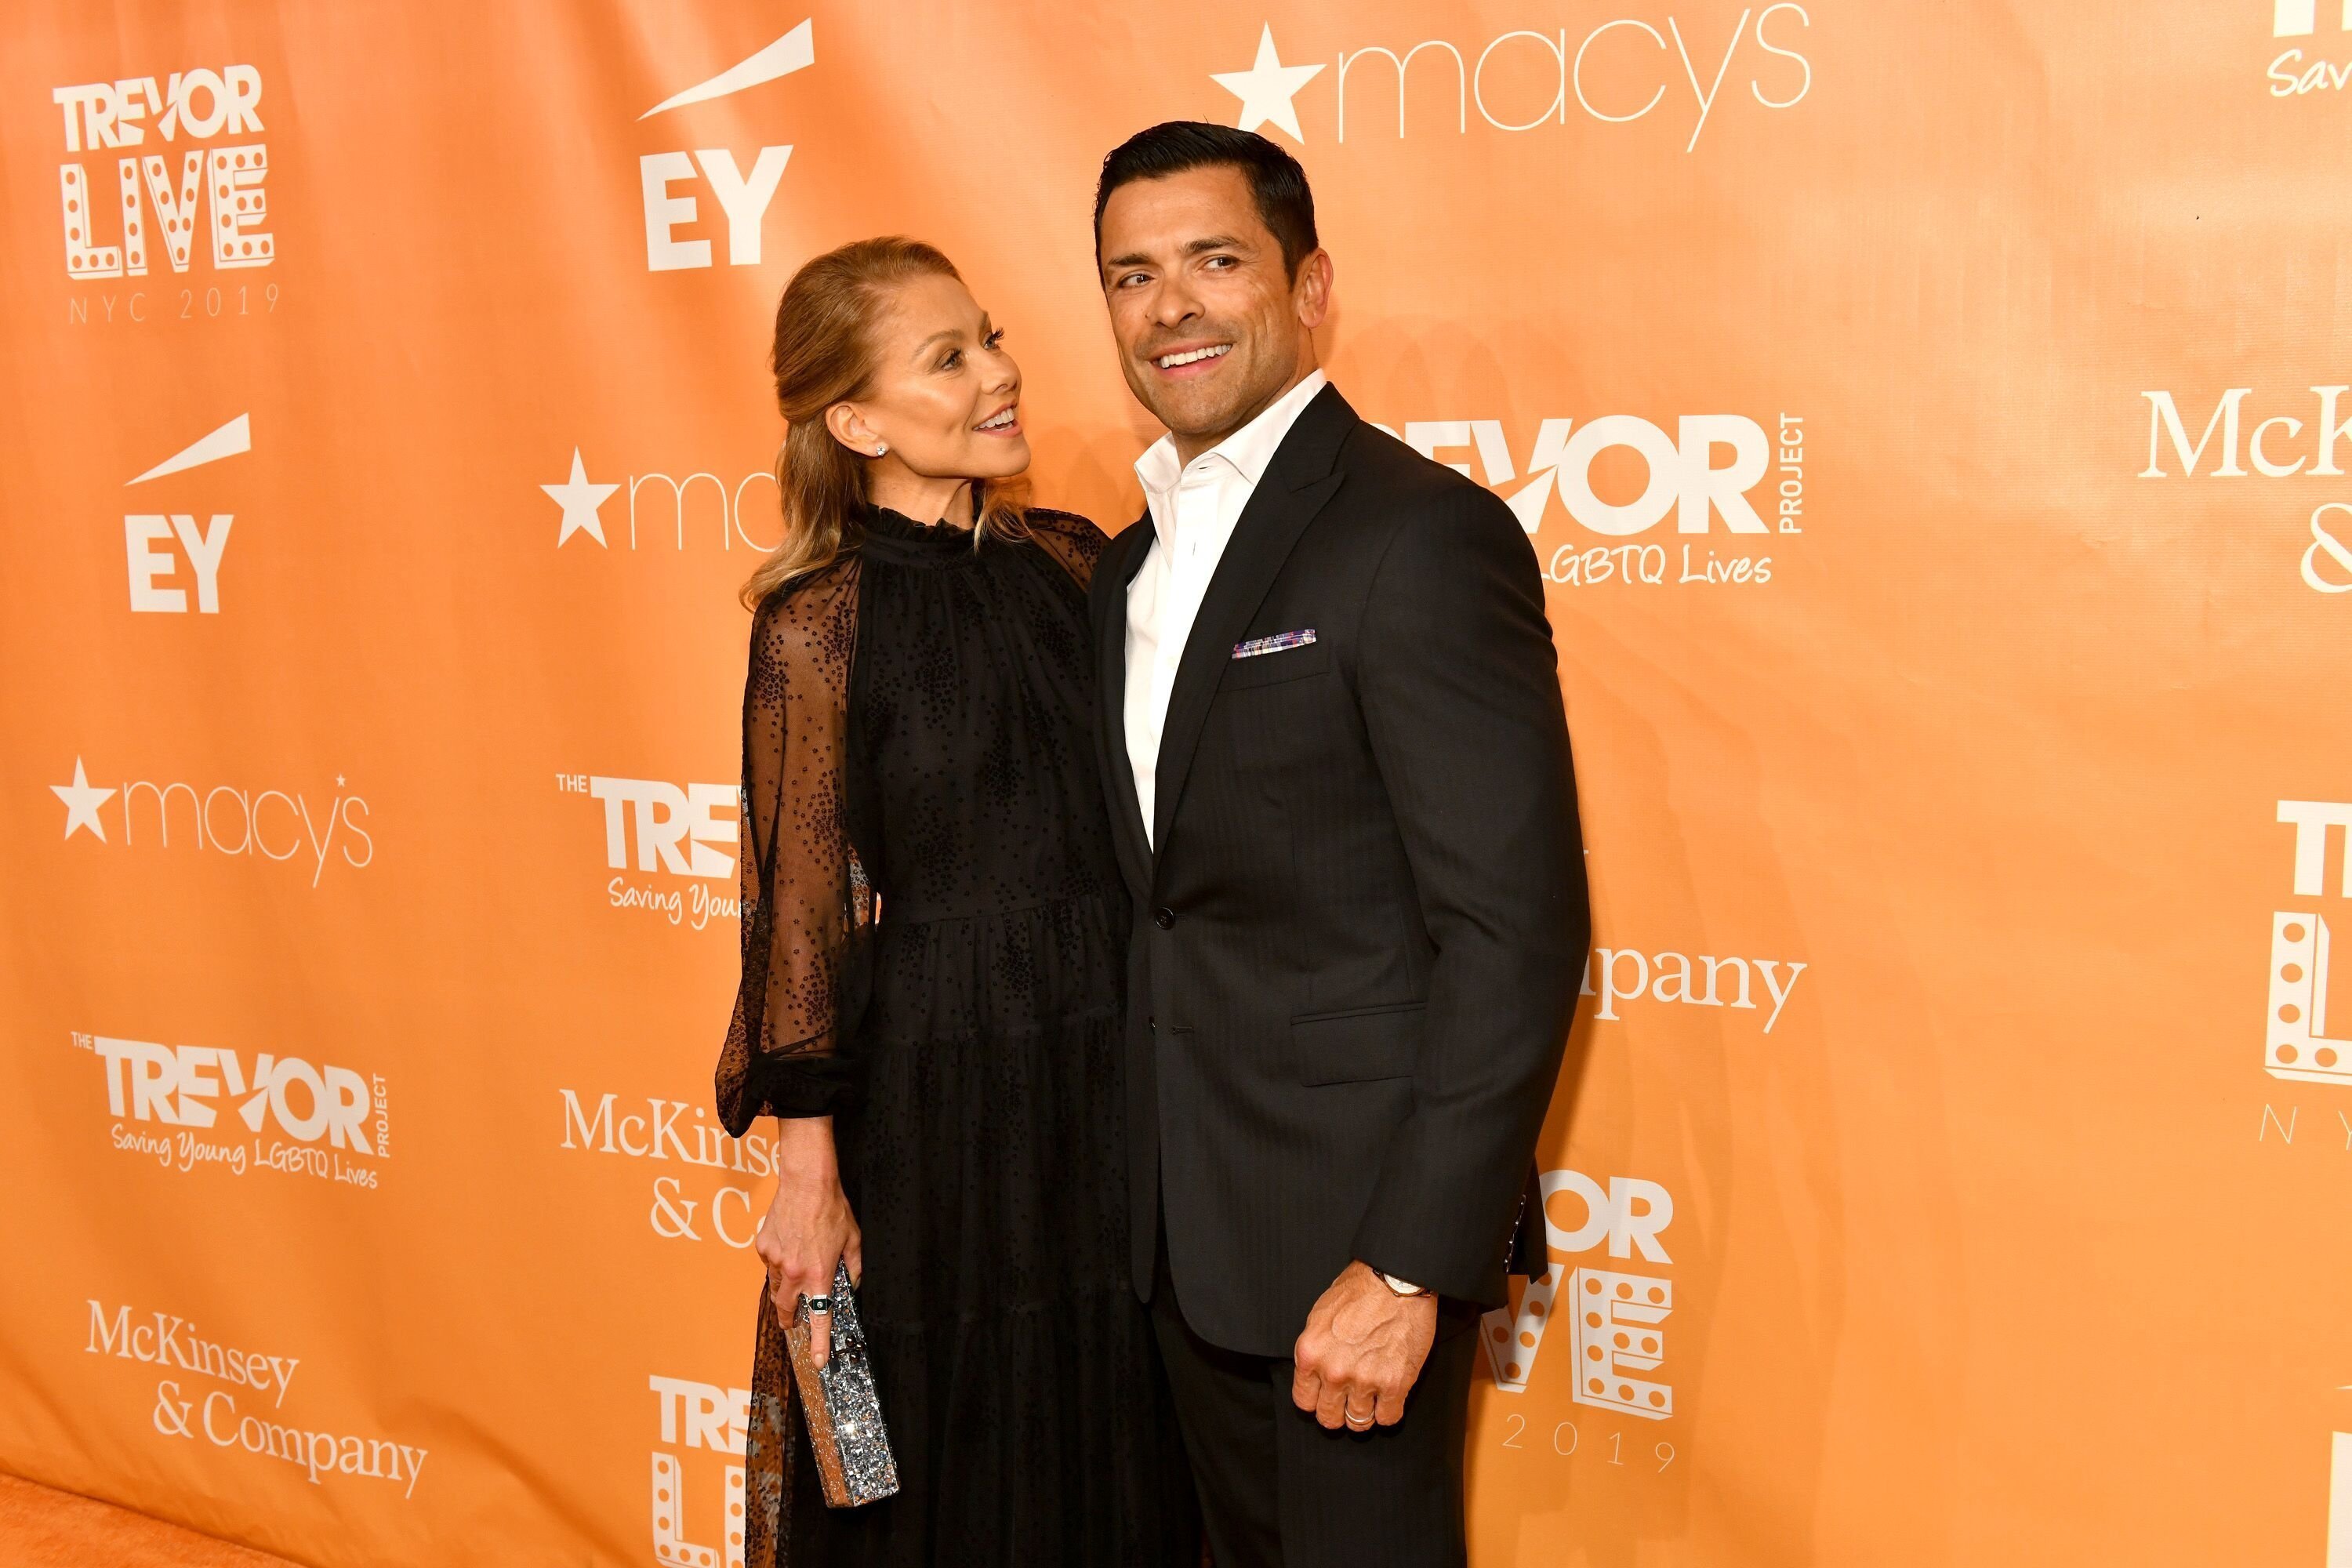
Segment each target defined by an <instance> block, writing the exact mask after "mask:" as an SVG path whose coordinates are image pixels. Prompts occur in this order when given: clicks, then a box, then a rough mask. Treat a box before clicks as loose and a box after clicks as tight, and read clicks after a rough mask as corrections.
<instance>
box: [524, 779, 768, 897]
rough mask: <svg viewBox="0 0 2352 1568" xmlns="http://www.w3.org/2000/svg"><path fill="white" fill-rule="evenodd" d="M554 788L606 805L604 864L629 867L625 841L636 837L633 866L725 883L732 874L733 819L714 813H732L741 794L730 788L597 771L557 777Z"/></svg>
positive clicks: (733, 868)
mask: <svg viewBox="0 0 2352 1568" xmlns="http://www.w3.org/2000/svg"><path fill="white" fill-rule="evenodd" d="M556 787H557V788H558V789H561V790H562V791H563V792H564V793H566V794H584V795H588V796H590V797H591V798H593V799H595V800H600V801H603V802H604V863H605V865H607V866H608V867H610V868H612V869H614V870H615V871H625V870H627V869H629V868H630V864H631V861H630V855H629V839H630V837H631V833H632V830H634V832H635V838H636V857H635V867H636V869H638V870H640V871H667V872H668V873H669V874H670V875H672V876H675V877H709V878H712V879H726V878H730V877H732V876H734V875H735V870H736V867H735V844H736V826H737V824H736V821H735V819H734V818H733V817H731V816H730V817H728V818H726V819H725V820H721V819H720V818H719V817H718V816H713V815H712V814H713V813H714V812H716V811H718V810H719V809H720V808H721V807H725V808H727V809H729V810H732V809H733V808H734V807H735V805H737V797H738V794H739V791H738V789H737V786H736V785H734V784H687V785H685V786H684V787H683V788H681V787H680V786H678V785H677V784H672V783H670V782H669V781H668V780H667V779H614V778H606V777H604V775H603V774H601V773H591V774H589V775H587V776H586V777H585V778H583V777H582V776H581V775H579V774H577V773H558V774H557V775H556Z"/></svg>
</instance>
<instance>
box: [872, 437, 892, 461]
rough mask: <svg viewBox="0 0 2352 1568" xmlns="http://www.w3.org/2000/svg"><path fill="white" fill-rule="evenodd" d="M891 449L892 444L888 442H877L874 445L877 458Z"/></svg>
mask: <svg viewBox="0 0 2352 1568" xmlns="http://www.w3.org/2000/svg"><path fill="white" fill-rule="evenodd" d="M889 449H890V443H889V442H887V441H877V442H875V443H874V455H875V456H876V457H877V458H878V457H880V456H881V455H882V454H883V453H885V452H887V451H888V450H889Z"/></svg>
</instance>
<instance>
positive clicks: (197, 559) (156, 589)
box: [122, 414, 253, 616]
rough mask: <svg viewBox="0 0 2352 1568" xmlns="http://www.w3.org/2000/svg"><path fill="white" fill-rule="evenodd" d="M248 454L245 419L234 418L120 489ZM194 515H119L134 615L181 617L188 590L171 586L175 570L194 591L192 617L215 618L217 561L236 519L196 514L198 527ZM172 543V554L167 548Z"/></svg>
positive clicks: (250, 437) (249, 438) (250, 442)
mask: <svg viewBox="0 0 2352 1568" xmlns="http://www.w3.org/2000/svg"><path fill="white" fill-rule="evenodd" d="M252 450H253V429H252V426H251V425H250V424H249V423H248V420H247V416H245V415H243V414H240V415H238V416H236V418H234V419H232V420H230V421H229V422H228V423H227V424H226V425H223V426H221V427H220V428H218V429H217V430H214V431H211V432H209V433H208V434H206V435H204V436H201V437H197V438H196V439H195V440H194V441H192V442H190V443H189V444H188V445H187V446H185V447H182V448H181V449H180V450H179V451H177V452H174V453H173V454H172V455H171V456H170V457H168V458H164V459H163V461H162V462H160V463H158V464H156V465H155V466H154V467H153V468H150V469H148V470H147V471H146V472H145V473H143V474H141V475H140V476H139V477H138V478H137V479H130V480H126V481H125V483H124V488H125V489H129V488H130V487H131V485H143V484H149V483H152V481H154V480H156V479H163V478H165V477H167V476H169V475H172V474H180V473H185V472H187V471H188V470H189V469H191V468H203V467H204V466H205V464H207V463H217V462H219V461H221V460H222V459H223V458H234V457H237V456H239V455H241V454H243V453H246V452H250V451H252ZM199 515H200V514H199V513H196V512H193V511H174V512H160V511H136V512H126V513H125V514H123V519H122V538H123V548H124V551H125V552H126V554H127V556H128V558H129V561H130V564H131V609H132V610H133V611H134V612H143V613H147V614H162V615H185V614H187V612H188V590H187V589H186V588H184V587H182V586H180V585H179V584H178V582H177V581H175V579H179V578H181V577H182V575H183V574H182V570H181V568H182V567H183V566H184V567H185V568H186V571H185V574H184V575H185V578H186V580H188V581H189V582H191V583H193V584H194V588H195V595H196V601H195V608H196V610H197V612H198V613H199V614H202V615H207V616H215V615H218V614H219V613H220V568H221V556H222V554H223V553H224V552H226V550H227V549H228V531H229V529H230V527H231V525H233V524H234V523H235V522H236V514H235V513H233V512H226V511H215V512H206V513H203V514H201V515H202V516H203V517H204V521H202V522H199V521H197V518H198V516H199ZM175 542H176V543H177V545H178V549H177V550H176V551H174V550H173V544H174V543H175Z"/></svg>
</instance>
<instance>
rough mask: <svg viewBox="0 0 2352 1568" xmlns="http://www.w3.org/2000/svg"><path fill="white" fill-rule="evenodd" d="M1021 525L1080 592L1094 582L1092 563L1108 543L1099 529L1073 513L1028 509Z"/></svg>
mask: <svg viewBox="0 0 2352 1568" xmlns="http://www.w3.org/2000/svg"><path fill="white" fill-rule="evenodd" d="M1022 521H1024V522H1026V523H1027V524H1028V525H1029V537H1030V538H1032V539H1034V540H1035V541H1036V542H1037V545H1038V548H1040V549H1042V550H1043V551H1045V553H1046V554H1048V555H1050V556H1052V557H1053V558H1054V561H1055V564H1056V565H1058V566H1060V567H1061V568H1062V570H1063V571H1065V572H1067V573H1068V574H1070V576H1071V578H1072V580H1074V581H1075V582H1076V584H1077V585H1078V586H1079V587H1080V588H1081V589H1084V588H1086V587H1087V586H1088V585H1089V584H1092V583H1093V582H1094V578H1095V563H1096V562H1097V561H1098V560H1100V559H1102V552H1103V549H1104V547H1105V546H1106V545H1108V544H1109V543H1110V540H1109V539H1108V537H1107V536H1106V535H1105V534H1104V532H1103V531H1102V530H1101V529H1099V528H1097V527H1096V526H1095V525H1094V524H1093V523H1091V522H1088V521H1087V520H1086V519H1085V518H1083V517H1080V516H1079V515H1078V514H1077V513H1076V512H1074V511H1051V510H1047V509H1045V507H1031V508H1030V509H1029V510H1027V511H1026V512H1024V513H1023V514H1022Z"/></svg>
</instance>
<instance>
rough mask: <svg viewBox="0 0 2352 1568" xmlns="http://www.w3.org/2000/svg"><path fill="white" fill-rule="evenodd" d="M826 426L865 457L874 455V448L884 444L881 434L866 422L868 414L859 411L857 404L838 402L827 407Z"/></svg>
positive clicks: (838, 438) (846, 444)
mask: <svg viewBox="0 0 2352 1568" xmlns="http://www.w3.org/2000/svg"><path fill="white" fill-rule="evenodd" d="M824 427H825V428H826V429H827V430H829V431H831V432H832V433H833V438H834V439H835V440H836V441H838V442H840V443H841V444H842V445H843V446H845V447H848V448H849V449H850V450H851V451H853V452H856V454H857V455H858V456H860V457H863V458H870V457H873V456H874V455H875V454H874V448H875V447H879V446H880V445H882V437H881V436H880V435H879V434H877V432H876V431H875V428H874V426H871V425H868V424H867V423H866V416H864V415H862V414H860V413H858V412H857V408H856V405H855V404H849V403H836V404H835V405H833V406H832V407H830V408H828V409H826V410H825V411H824Z"/></svg>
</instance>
